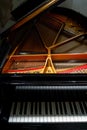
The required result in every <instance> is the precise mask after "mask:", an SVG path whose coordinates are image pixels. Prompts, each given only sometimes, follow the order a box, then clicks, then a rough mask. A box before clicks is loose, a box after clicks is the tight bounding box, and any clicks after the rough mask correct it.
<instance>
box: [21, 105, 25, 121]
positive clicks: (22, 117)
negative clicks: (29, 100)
mask: <svg viewBox="0 0 87 130" xmlns="http://www.w3.org/2000/svg"><path fill="white" fill-rule="evenodd" d="M24 108H25V102H24V103H23V109H22V115H21V119H20V122H24V121H25V118H24Z"/></svg>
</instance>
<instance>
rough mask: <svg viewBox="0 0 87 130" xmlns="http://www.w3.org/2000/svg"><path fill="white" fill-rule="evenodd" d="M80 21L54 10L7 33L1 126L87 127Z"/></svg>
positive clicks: (86, 35)
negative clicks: (8, 48) (7, 49)
mask: <svg viewBox="0 0 87 130" xmlns="http://www.w3.org/2000/svg"><path fill="white" fill-rule="evenodd" d="M86 23H87V19H86V18H85V17H84V16H83V15H81V14H79V13H77V12H75V11H73V10H71V9H66V8H63V7H55V8H53V9H52V10H48V11H47V12H45V13H42V14H41V15H39V16H37V17H35V18H34V19H33V20H31V21H29V22H27V23H26V24H24V25H23V26H21V27H20V28H18V29H16V30H14V31H11V32H10V34H9V36H7V37H6V40H5V42H6V43H7V46H8V44H10V50H9V53H8V56H6V57H5V58H6V59H4V61H5V62H4V63H3V64H2V66H3V67H2V68H1V76H0V77H1V78H0V82H1V85H2V86H3V88H1V95H2V96H1V97H2V101H1V102H2V105H1V111H2V112H1V122H2V124H4V123H5V124H9V125H6V126H7V127H8V128H9V126H10V125H11V126H12V127H11V128H13V127H16V126H17V127H18V128H20V129H21V128H24V129H27V128H29V126H31V127H30V129H45V128H50V129H60V130H64V129H69V130H72V129H76V130H77V129H78V130H79V129H80V130H83V129H84V130H86V129H87V99H86V98H87V76H86V73H87V25H86ZM3 122H4V123H3ZM44 124H45V125H44ZM48 124H49V125H48ZM61 124H63V125H61ZM38 126H39V128H38Z"/></svg>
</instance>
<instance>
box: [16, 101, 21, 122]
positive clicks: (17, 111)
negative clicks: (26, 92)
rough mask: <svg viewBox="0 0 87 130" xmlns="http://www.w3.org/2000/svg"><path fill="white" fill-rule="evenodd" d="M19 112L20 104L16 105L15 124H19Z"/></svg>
mask: <svg viewBox="0 0 87 130" xmlns="http://www.w3.org/2000/svg"><path fill="white" fill-rule="evenodd" d="M19 110H20V103H19V102H18V103H17V110H16V117H17V118H16V119H17V120H16V122H20V115H19Z"/></svg>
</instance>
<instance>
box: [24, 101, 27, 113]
mask: <svg viewBox="0 0 87 130" xmlns="http://www.w3.org/2000/svg"><path fill="white" fill-rule="evenodd" d="M26 113H27V102H25V107H24V115H26Z"/></svg>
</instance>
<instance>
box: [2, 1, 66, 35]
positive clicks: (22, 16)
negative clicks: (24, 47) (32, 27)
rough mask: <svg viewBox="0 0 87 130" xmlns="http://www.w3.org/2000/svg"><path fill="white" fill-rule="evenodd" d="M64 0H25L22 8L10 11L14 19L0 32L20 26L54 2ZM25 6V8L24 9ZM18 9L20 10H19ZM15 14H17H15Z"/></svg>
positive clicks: (57, 2)
mask: <svg viewBox="0 0 87 130" xmlns="http://www.w3.org/2000/svg"><path fill="white" fill-rule="evenodd" d="M63 1H65V0H30V1H27V2H26V4H28V6H27V7H26V4H22V5H21V6H22V8H21V7H18V8H16V9H15V10H13V11H12V12H11V13H12V15H13V17H14V18H15V19H16V20H14V21H12V22H11V24H10V25H9V24H8V25H9V26H8V27H5V28H3V29H2V30H1V32H0V33H1V34H3V33H5V32H7V31H8V30H10V31H14V30H16V29H17V28H19V27H21V26H22V25H24V24H25V23H27V22H28V21H30V20H31V19H33V18H34V17H36V16H38V15H39V14H40V13H42V12H44V11H45V10H47V9H48V8H50V7H52V6H54V5H55V4H57V5H58V4H60V3H62V2H63ZM29 2H30V3H29ZM26 8H27V9H26ZM21 9H22V10H21ZM19 11H20V12H19ZM16 15H17V16H16Z"/></svg>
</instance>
